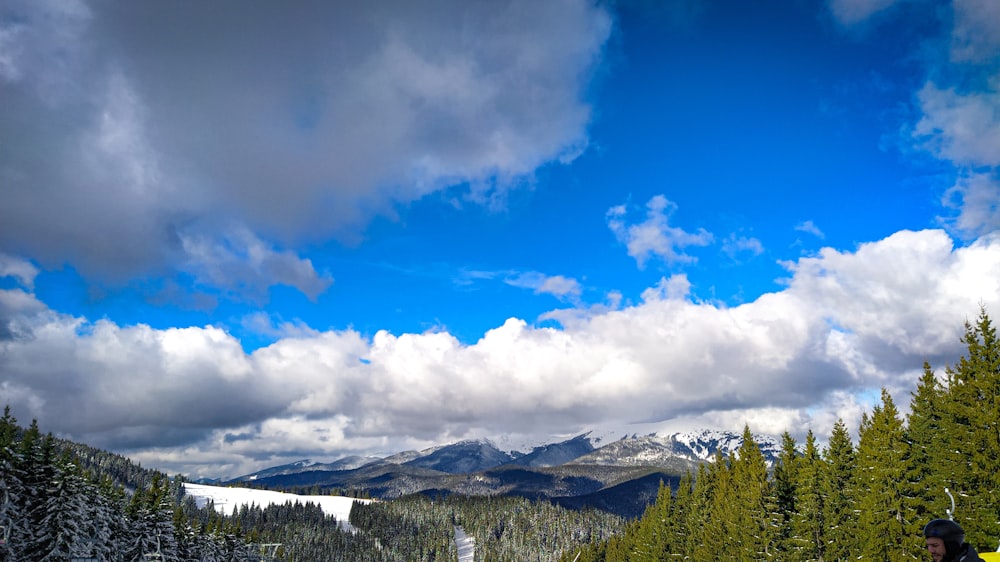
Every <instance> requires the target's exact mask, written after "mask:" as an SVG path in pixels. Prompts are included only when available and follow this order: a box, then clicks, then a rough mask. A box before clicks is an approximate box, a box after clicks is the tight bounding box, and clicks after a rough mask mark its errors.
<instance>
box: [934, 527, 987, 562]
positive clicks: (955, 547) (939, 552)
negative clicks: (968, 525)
mask: <svg viewBox="0 0 1000 562" xmlns="http://www.w3.org/2000/svg"><path fill="white" fill-rule="evenodd" d="M924 538H925V539H926V540H927V552H929V553H930V554H931V558H932V559H934V562H984V561H983V559H982V558H980V557H979V554H977V553H976V550H975V549H974V548H972V546H970V545H969V543H967V542H965V531H964V530H963V529H962V527H961V526H960V525H959V524H958V523H955V522H954V521H951V520H949V519H935V520H933V521H931V522H930V523H928V524H927V525H926V526H924Z"/></svg>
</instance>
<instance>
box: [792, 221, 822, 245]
mask: <svg viewBox="0 0 1000 562" xmlns="http://www.w3.org/2000/svg"><path fill="white" fill-rule="evenodd" d="M795 230H798V231H799V232H806V233H809V234H812V235H813V236H815V237H817V238H819V239H821V240H822V239H823V238H825V237H826V235H825V234H823V231H822V230H820V229H819V227H818V226H816V223H814V222H813V221H811V220H808V221H803V222H800V223H799V224H797V225H795Z"/></svg>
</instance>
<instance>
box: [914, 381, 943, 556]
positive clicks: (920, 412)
mask: <svg viewBox="0 0 1000 562" xmlns="http://www.w3.org/2000/svg"><path fill="white" fill-rule="evenodd" d="M944 400H945V397H944V389H943V388H942V386H941V383H940V382H938V379H937V377H936V376H935V375H934V371H933V370H932V369H931V366H930V364H929V363H927V362H924V371H923V374H922V375H921V377H920V380H919V381H918V383H917V389H916V391H915V392H913V393H912V394H911V400H910V413H909V415H907V418H906V420H907V423H906V440H907V442H908V444H909V454H908V455H907V458H906V484H907V492H906V493H907V501H908V502H909V508H910V510H911V511H912V513H913V520H912V521H910V524H909V525H908V529H909V533H910V534H911V535H913V536H919V535H920V533H921V532H922V529H923V526H924V525H925V524H926V523H927V522H928V521H930V520H931V519H937V518H943V517H946V516H947V509H948V508H949V503H948V498H947V496H946V495H945V493H944V489H945V488H946V487H947V485H948V484H947V482H946V481H945V479H944V475H945V474H946V473H947V470H946V467H945V466H944V463H943V462H942V460H943V459H944V458H945V457H946V456H947V452H946V451H944V448H945V447H944V444H946V443H947V441H948V440H947V439H945V438H944V434H943V427H942V422H941V414H940V412H939V408H940V407H941V405H942V404H943V402H944Z"/></svg>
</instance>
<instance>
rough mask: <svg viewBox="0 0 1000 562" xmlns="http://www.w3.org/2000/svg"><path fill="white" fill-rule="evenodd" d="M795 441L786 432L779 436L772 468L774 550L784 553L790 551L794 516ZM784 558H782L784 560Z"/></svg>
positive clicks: (797, 463)
mask: <svg viewBox="0 0 1000 562" xmlns="http://www.w3.org/2000/svg"><path fill="white" fill-rule="evenodd" d="M795 447H796V445H795V439H793V438H792V436H791V434H790V433H788V432H787V431H786V432H785V433H784V434H783V435H782V436H781V452H780V453H779V454H778V462H777V463H776V464H775V466H774V473H773V476H772V483H771V487H772V494H773V496H774V499H775V502H776V508H777V509H776V512H775V515H774V522H773V525H774V527H775V529H776V530H777V540H776V548H777V549H778V550H779V552H782V553H786V552H788V551H790V550H791V549H792V543H793V542H794V533H793V529H792V525H791V523H792V518H793V516H794V514H795V503H796V486H797V483H798V472H799V459H798V452H797V451H796V448H795ZM785 557H786V556H782V558H785Z"/></svg>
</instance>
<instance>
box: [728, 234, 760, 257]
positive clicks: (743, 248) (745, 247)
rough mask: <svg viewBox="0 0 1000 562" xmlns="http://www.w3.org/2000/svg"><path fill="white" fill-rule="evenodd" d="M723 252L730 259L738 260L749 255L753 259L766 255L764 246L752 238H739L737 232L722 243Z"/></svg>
mask: <svg viewBox="0 0 1000 562" xmlns="http://www.w3.org/2000/svg"><path fill="white" fill-rule="evenodd" d="M722 251H723V253H725V254H726V255H727V256H729V257H730V259H733V260H735V259H738V258H740V256H743V255H747V254H749V255H750V256H751V257H753V256H759V255H761V254H763V253H764V244H762V243H761V241H760V240H759V239H757V238H754V237H752V236H739V235H738V234H736V233H735V232H734V233H732V234H730V235H729V236H727V237H726V239H725V240H723V241H722Z"/></svg>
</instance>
